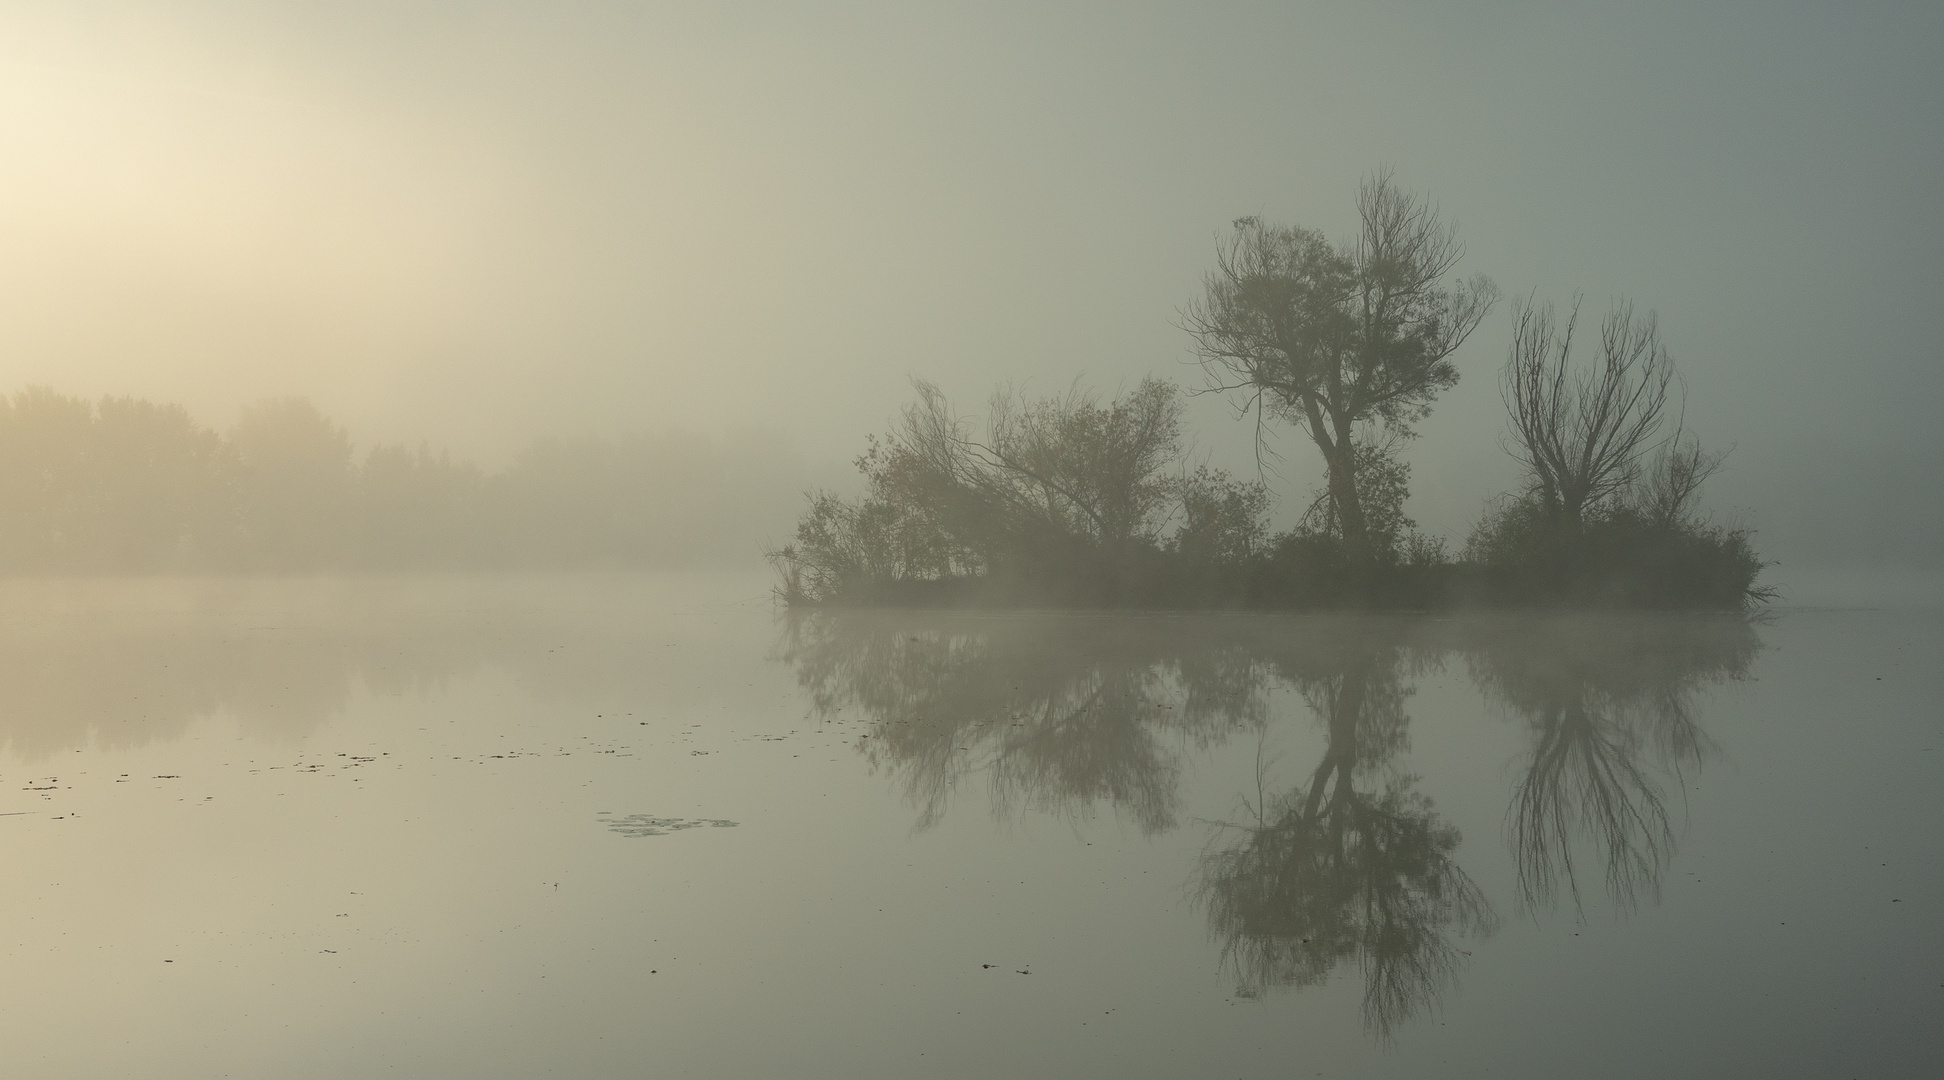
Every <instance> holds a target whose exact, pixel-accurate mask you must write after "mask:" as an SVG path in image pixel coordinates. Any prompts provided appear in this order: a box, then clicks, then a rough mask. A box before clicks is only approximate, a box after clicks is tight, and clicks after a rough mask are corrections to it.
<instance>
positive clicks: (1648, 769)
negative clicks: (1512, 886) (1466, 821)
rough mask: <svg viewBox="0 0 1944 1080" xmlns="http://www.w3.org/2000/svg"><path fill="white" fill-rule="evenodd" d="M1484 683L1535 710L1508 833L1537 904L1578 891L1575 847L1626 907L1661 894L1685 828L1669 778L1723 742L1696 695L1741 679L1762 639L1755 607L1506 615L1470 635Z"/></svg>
mask: <svg viewBox="0 0 1944 1080" xmlns="http://www.w3.org/2000/svg"><path fill="white" fill-rule="evenodd" d="M1463 647H1464V648H1465V649H1466V651H1467V654H1468V661H1469V664H1470V667H1471V673H1472V678H1473V680H1474V681H1475V682H1476V683H1477V684H1478V686H1479V689H1480V690H1481V691H1482V692H1484V693H1485V694H1486V695H1487V696H1488V697H1491V698H1493V699H1495V700H1497V701H1499V702H1500V703H1502V704H1503V705H1504V706H1505V707H1507V708H1508V709H1510V710H1511V711H1512V712H1513V713H1515V714H1516V715H1518V716H1519V717H1521V718H1522V719H1524V720H1525V722H1526V723H1527V724H1528V725H1530V727H1531V731H1532V751H1531V755H1530V757H1529V758H1528V760H1527V765H1526V769H1525V772H1524V773H1523V775H1522V776H1521V777H1520V779H1519V781H1518V784H1517V785H1516V787H1515V788H1514V790H1513V795H1512V805H1511V809H1510V811H1509V812H1508V821H1507V833H1508V836H1509V839H1510V841H1511V845H1512V852H1513V856H1514V861H1515V865H1516V867H1517V870H1518V887H1519V896H1520V900H1521V902H1522V903H1523V904H1525V905H1526V906H1527V907H1529V908H1540V907H1545V906H1549V905H1550V904H1551V903H1552V902H1553V901H1554V900H1555V898H1556V897H1557V896H1558V894H1559V893H1560V892H1561V891H1562V890H1563V891H1564V892H1565V893H1566V894H1567V895H1569V896H1571V897H1572V900H1573V904H1574V906H1575V907H1576V908H1577V907H1579V906H1580V904H1581V902H1582V897H1581V893H1580V886H1579V879H1578V860H1577V859H1576V852H1579V853H1587V854H1591V855H1593V856H1594V858H1596V859H1597V860H1598V861H1599V862H1600V863H1603V864H1604V869H1605V877H1606V888H1607V893H1608V894H1609V896H1611V897H1612V899H1613V900H1614V902H1615V903H1617V904H1619V905H1620V906H1622V907H1630V906H1632V905H1633V904H1635V903H1637V902H1638V901H1639V900H1640V899H1641V898H1642V897H1647V898H1657V897H1658V896H1659V892H1660V875H1661V873H1662V871H1663V870H1665V869H1666V866H1667V863H1668V861H1669V860H1670V859H1671V858H1672V857H1673V854H1674V846H1675V829H1674V822H1673V819H1672V816H1671V815H1670V814H1669V812H1668V806H1667V796H1666V793H1665V790H1664V787H1663V783H1662V781H1661V779H1660V776H1661V775H1663V774H1664V775H1667V776H1671V777H1672V778H1673V780H1674V781H1675V786H1676V787H1677V788H1681V789H1684V788H1685V775H1684V774H1685V771H1686V770H1687V769H1690V768H1698V767H1699V766H1700V765H1701V764H1702V762H1703V761H1704V760H1705V759H1706V758H1707V757H1708V756H1709V755H1710V754H1711V753H1713V752H1714V749H1715V747H1714V743H1713V741H1712V740H1711V739H1709V738H1708V736H1707V734H1706V733H1705V732H1704V731H1703V730H1702V729H1701V725H1700V722H1699V716H1698V714H1697V712H1696V708H1695V699H1696V697H1697V696H1698V694H1699V692H1700V691H1702V690H1703V689H1705V688H1706V687H1708V686H1711V685H1715V684H1718V683H1722V682H1726V681H1730V680H1736V679H1741V678H1743V677H1745V676H1746V674H1747V672H1748V668H1749V665H1750V664H1751V663H1752V662H1753V661H1754V658H1755V655H1756V654H1757V652H1759V651H1760V648H1761V641H1760V638H1759V637H1757V636H1756V633H1755V630H1754V627H1753V625H1751V624H1750V622H1749V621H1748V620H1747V619H1744V618H1739V617H1724V616H1665V615H1663V616H1612V615H1609V616H1603V617H1601V618H1598V619H1592V618H1586V617H1565V616H1561V617H1556V618H1541V619H1523V620H1503V621H1499V622H1495V623H1492V624H1490V625H1488V626H1481V627H1478V628H1476V629H1475V630H1474V631H1473V632H1472V633H1470V634H1467V635H1466V639H1465V641H1464V644H1463Z"/></svg>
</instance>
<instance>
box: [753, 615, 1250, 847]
mask: <svg viewBox="0 0 1944 1080" xmlns="http://www.w3.org/2000/svg"><path fill="white" fill-rule="evenodd" d="M1238 636H1240V635H1238V634H1236V633H1235V632H1234V630H1233V629H1230V630H1228V631H1227V632H1222V631H1220V629H1219V627H1218V626H1217V622H1216V621H1214V620H1206V619H1200V620H1198V619H1190V618H1168V617H1159V616H1157V617H1149V618H1142V617H1126V616H1123V617H1113V618H1105V617H1103V618H1084V617H1081V618H1070V617H1059V616H1046V617H1034V616H1019V617H1012V616H1008V617H976V616H931V617H921V616H899V615H888V614H874V613H862V612H853V613H835V612H819V613H815V614H811V615H808V616H800V617H796V618H793V619H791V621H790V623H789V625H788V628H787V630H786V633H785V637H784V641H783V645H782V648H781V649H780V655H781V658H782V659H784V660H786V661H788V662H790V663H792V664H794V665H795V666H796V671H797V681H798V682H799V684H801V685H802V686H803V687H804V689H805V690H806V691H807V692H808V694H809V695H810V702H811V708H812V710H813V712H814V713H815V714H816V715H817V716H819V717H820V718H823V719H826V720H839V719H850V720H853V721H856V722H861V723H862V724H864V725H865V730H864V731H863V732H861V733H860V738H859V748H860V750H861V751H862V752H863V754H864V756H865V758H866V760H868V761H869V762H870V763H871V766H872V767H873V768H874V769H884V770H887V771H889V772H891V773H893V774H894V775H896V776H898V777H899V778H900V783H901V786H902V787H903V788H904V790H905V793H906V796H907V797H908V798H909V799H910V800H911V803H912V805H913V807H914V808H915V809H916V810H917V812H918V827H919V828H920V829H924V828H929V827H931V826H932V825H934V824H936V823H937V822H938V821H939V820H941V819H942V818H943V816H944V814H945V812H946V810H947V809H948V808H949V806H950V804H951V796H952V792H953V790H954V789H955V787H956V786H957V784H958V782H959V780H961V779H962V778H964V777H966V776H969V775H974V774H978V773H981V772H985V773H989V774H990V777H991V789H992V795H993V800H994V806H993V810H994V812H995V813H996V814H998V815H1000V816H1008V815H1010V814H1012V813H1015V812H1017V811H1018V810H1021V809H1031V810H1036V811H1040V812H1044V813H1051V814H1056V815H1063V816H1072V817H1084V816H1086V815H1087V814H1090V813H1092V812H1093V810H1094V809H1095V808H1096V807H1098V806H1100V805H1101V804H1106V805H1107V806H1109V807H1111V808H1112V809H1113V810H1114V811H1115V812H1116V813H1119V814H1123V815H1125V816H1127V817H1128V818H1130V819H1131V820H1132V821H1134V822H1135V823H1136V824H1137V825H1138V826H1139V827H1140V828H1141V830H1142V831H1143V832H1145V833H1148V834H1154V833H1158V832H1163V831H1166V830H1168V829H1171V828H1173V827H1174V826H1175V824H1176V823H1177V808H1176V806H1177V794H1176V779H1177V776H1178V774H1179V772H1180V758H1181V751H1182V750H1183V749H1184V748H1189V747H1206V746H1209V745H1212V744H1214V743H1216V742H1219V741H1221V740H1223V739H1226V738H1227V737H1228V736H1229V735H1230V734H1231V733H1233V732H1235V731H1238V730H1257V729H1260V728H1261V726H1262V724H1263V722H1264V716H1265V709H1264V703H1263V699H1262V695H1261V694H1260V693H1259V692H1258V690H1259V686H1260V678H1259V674H1258V673H1257V672H1256V671H1255V670H1254V666H1253V660H1252V658H1251V657H1250V656H1249V654H1248V653H1247V651H1246V650H1245V649H1244V648H1242V647H1241V646H1240V645H1239V644H1238V643H1237V642H1236V641H1235V640H1233V639H1235V638H1237V637H1238Z"/></svg>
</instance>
